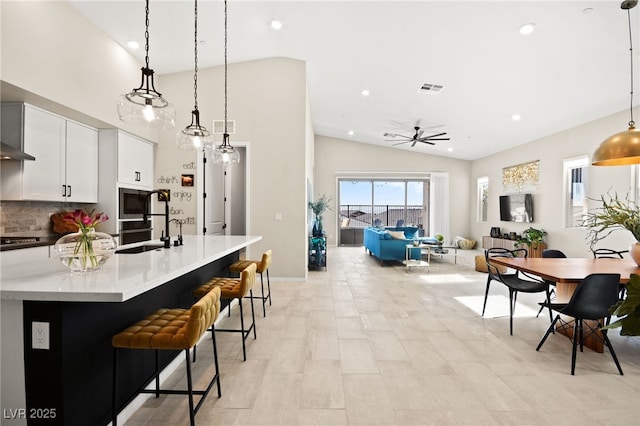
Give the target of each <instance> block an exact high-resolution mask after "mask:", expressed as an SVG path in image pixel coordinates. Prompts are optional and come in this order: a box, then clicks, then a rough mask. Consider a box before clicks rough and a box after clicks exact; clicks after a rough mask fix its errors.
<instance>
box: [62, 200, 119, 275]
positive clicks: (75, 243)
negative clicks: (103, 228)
mask: <svg viewBox="0 0 640 426" xmlns="http://www.w3.org/2000/svg"><path fill="white" fill-rule="evenodd" d="M63 220H64V221H65V222H66V223H68V224H73V225H75V226H77V228H78V231H77V232H74V233H71V234H67V235H65V236H63V237H61V238H60V239H58V241H56V243H55V246H54V249H55V252H56V254H57V255H58V259H59V260H60V261H61V262H62V263H63V264H64V265H65V266H67V267H68V268H69V269H70V270H72V271H80V272H84V271H92V270H95V269H100V268H101V267H102V265H104V263H105V262H106V261H107V259H109V257H111V255H112V254H113V252H114V251H115V249H116V245H117V244H116V241H115V239H114V238H113V237H112V236H111V235H109V234H106V233H104V232H97V231H96V229H95V227H96V225H98V224H99V223H102V222H106V221H107V220H109V217H108V216H107V215H106V214H104V213H94V210H92V211H91V212H89V213H87V212H85V211H84V210H82V209H78V210H76V211H74V212H68V213H67V214H65V215H64V219H63Z"/></svg>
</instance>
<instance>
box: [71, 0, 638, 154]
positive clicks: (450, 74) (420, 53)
mask: <svg viewBox="0 0 640 426" xmlns="http://www.w3.org/2000/svg"><path fill="white" fill-rule="evenodd" d="M71 3H72V4H73V5H74V6H75V7H76V8H77V9H78V10H79V11H80V12H81V13H82V14H83V15H85V16H86V17H87V18H88V19H89V20H91V21H92V22H94V23H95V25H97V26H98V27H100V28H101V29H103V30H104V31H105V32H106V33H107V34H109V35H110V36H111V37H112V38H113V39H114V40H116V41H117V42H118V43H120V44H122V45H123V46H125V48H127V49H129V50H130V51H131V53H132V54H133V55H135V56H137V57H138V58H140V60H141V61H142V60H143V58H144V1H142V0H135V1H132V0H125V1H94V0H92V1H81V0H73V1H71ZM193 5H194V4H193V2H192V1H188V0H180V1H165V0H163V1H158V0H151V2H150V27H149V33H150V52H149V53H150V65H151V68H153V69H154V70H155V71H156V73H157V74H160V75H162V74H164V73H171V72H176V71H188V70H193V51H194V49H193V36H194V34H193V10H194V8H193ZM198 5H199V7H198V8H199V25H198V33H199V37H198V38H199V39H200V40H201V43H200V44H199V46H200V47H199V66H200V67H207V66H218V65H221V64H222V63H223V59H224V56H223V55H224V50H223V37H224V29H223V23H224V15H223V3H222V2H221V1H220V0H216V1H212V0H200V1H199V2H198ZM274 19H277V20H279V21H281V22H282V28H281V29H280V30H274V29H273V28H272V27H271V26H270V22H271V21H272V20H274ZM631 19H632V25H633V28H634V30H633V32H632V38H633V42H634V47H635V46H637V49H636V50H635V52H634V54H633V60H634V67H635V78H634V82H635V86H636V87H637V88H640V78H638V74H639V71H640V66H639V64H638V63H639V62H640V55H638V52H640V7H637V8H635V9H632V10H631ZM228 22H229V27H228V28H229V30H228V58H229V61H230V62H239V61H247V60H252V59H258V58H266V57H291V58H296V59H300V60H304V61H306V63H307V70H308V85H309V93H310V101H311V113H312V119H313V126H314V130H315V133H316V134H317V135H325V136H331V137H336V138H341V139H347V140H353V141H357V142H363V143H370V144H377V145H385V146H392V145H393V143H394V142H389V141H385V139H388V137H385V136H384V134H385V133H390V134H402V135H407V136H412V135H413V133H414V131H413V127H414V126H415V125H416V123H418V124H419V125H420V126H421V128H422V129H423V130H424V134H423V135H424V136H426V135H429V134H434V133H442V132H446V133H447V137H449V138H450V140H448V141H438V142H437V144H436V145H435V146H431V145H427V144H422V143H417V144H416V145H415V146H414V147H411V144H410V143H406V144H401V145H397V146H395V148H398V149H410V150H413V151H416V152H420V153H427V154H435V155H443V156H449V157H453V158H460V159H467V160H473V159H477V158H481V157H484V156H486V155H489V154H491V153H494V152H498V151H502V150H504V149H508V148H510V147H513V146H516V145H519V144H523V143H527V142H530V141H533V140H536V139H538V138H541V137H544V136H546V135H549V134H553V133H556V132H559V131H562V130H564V129H567V128H571V127H574V126H577V125H580V124H583V123H585V122H589V121H592V120H594V119H597V118H601V117H604V116H607V115H610V114H613V113H617V112H620V111H623V110H625V109H627V110H628V108H629V100H630V96H629V92H630V54H629V39H630V37H629V30H628V17H627V12H626V11H624V10H622V9H621V8H620V2H619V1H591V2H588V1H587V2H585V1H555V0H554V1H532V2H525V1H467V2H464V1H408V2H403V1H279V2H274V1H237V0H235V1H230V2H229V3H228ZM527 23H534V24H535V30H534V31H533V33H531V34H530V35H522V34H520V32H519V29H520V27H521V26H522V25H523V24H527ZM130 40H136V41H138V42H139V43H140V45H141V46H142V47H141V48H140V49H138V50H131V49H130V48H128V47H127V42H128V41H130ZM230 78H233V76H231V75H230ZM264 84H269V82H268V81H265V82H264ZM424 84H434V85H438V86H442V89H441V90H440V91H438V92H437V93H432V92H425V91H420V90H419V89H420V88H421V87H422V86H423V85H424ZM365 89H366V90H368V91H369V95H368V96H364V95H363V94H362V91H363V90H365ZM201 96H202V94H201ZM638 98H639V96H636V97H635V102H634V103H635V105H638ZM515 115H518V116H519V117H520V119H519V120H514V119H513V117H514V116H515ZM637 115H640V114H637ZM230 119H233V117H230ZM626 124H627V123H626V122H623V123H620V131H622V130H625V129H626ZM349 132H352V133H353V134H349Z"/></svg>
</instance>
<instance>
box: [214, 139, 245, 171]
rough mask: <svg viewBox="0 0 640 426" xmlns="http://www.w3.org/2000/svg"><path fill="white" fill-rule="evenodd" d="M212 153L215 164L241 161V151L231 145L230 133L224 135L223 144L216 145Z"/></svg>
mask: <svg viewBox="0 0 640 426" xmlns="http://www.w3.org/2000/svg"><path fill="white" fill-rule="evenodd" d="M212 154H213V162H214V163H215V164H238V163H239V162H240V153H239V152H238V150H237V149H235V148H234V147H232V146H231V145H229V135H228V134H224V135H223V137H222V145H218V146H216V149H214V150H213V153H212Z"/></svg>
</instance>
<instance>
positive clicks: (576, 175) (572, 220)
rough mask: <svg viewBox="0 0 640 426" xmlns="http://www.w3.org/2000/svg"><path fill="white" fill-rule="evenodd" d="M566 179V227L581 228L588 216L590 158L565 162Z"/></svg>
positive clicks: (585, 157) (577, 158) (583, 157)
mask: <svg viewBox="0 0 640 426" xmlns="http://www.w3.org/2000/svg"><path fill="white" fill-rule="evenodd" d="M563 165H564V179H565V192H564V194H565V196H564V210H565V227H566V228H572V227H576V226H581V225H582V222H583V221H584V217H585V215H586V214H587V210H588V207H587V188H588V183H589V180H588V173H587V172H588V170H589V168H588V167H589V158H588V157H587V156H586V155H585V156H581V157H576V158H570V159H567V160H564V161H563Z"/></svg>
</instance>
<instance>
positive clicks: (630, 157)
mask: <svg viewBox="0 0 640 426" xmlns="http://www.w3.org/2000/svg"><path fill="white" fill-rule="evenodd" d="M591 164H593V165H594V166H624V165H629V164H640V129H636V128H635V126H634V125H633V124H632V123H629V130H627V131H625V132H620V133H616V134H615V135H613V136H610V137H608V138H607V139H606V140H605V141H604V142H602V143H601V144H600V146H599V147H598V149H596V151H595V152H594V153H593V159H592V162H591Z"/></svg>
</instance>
